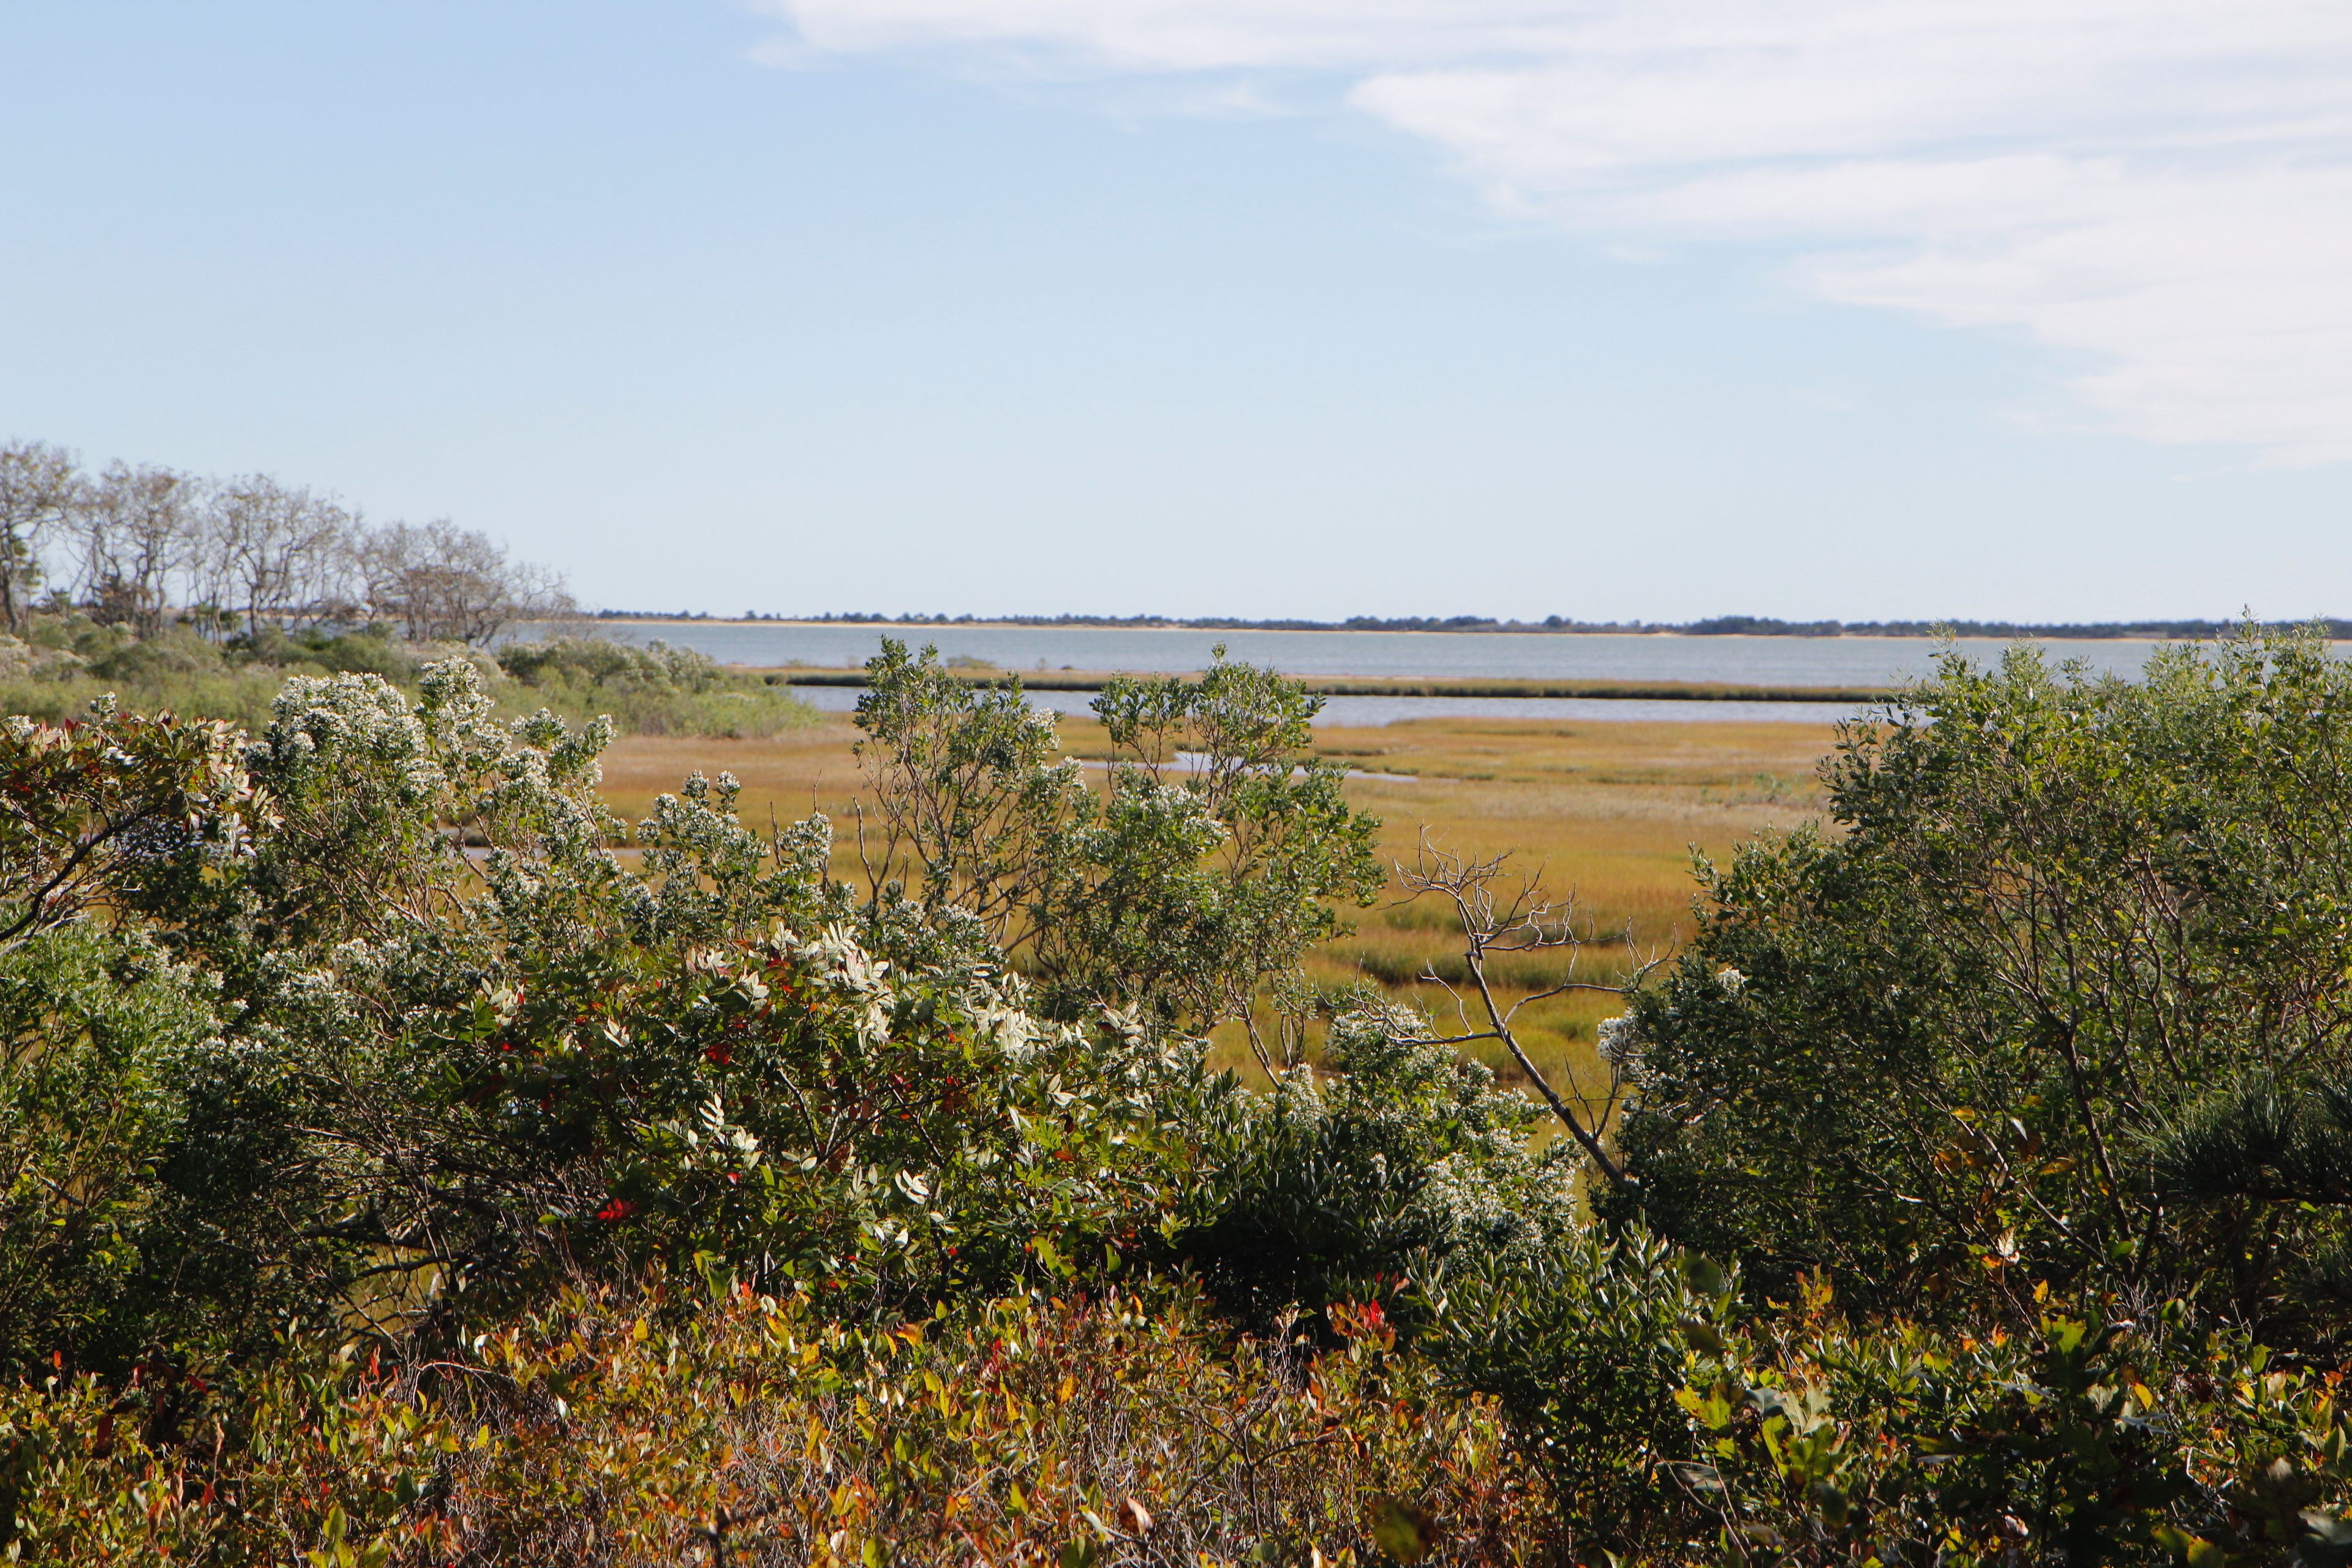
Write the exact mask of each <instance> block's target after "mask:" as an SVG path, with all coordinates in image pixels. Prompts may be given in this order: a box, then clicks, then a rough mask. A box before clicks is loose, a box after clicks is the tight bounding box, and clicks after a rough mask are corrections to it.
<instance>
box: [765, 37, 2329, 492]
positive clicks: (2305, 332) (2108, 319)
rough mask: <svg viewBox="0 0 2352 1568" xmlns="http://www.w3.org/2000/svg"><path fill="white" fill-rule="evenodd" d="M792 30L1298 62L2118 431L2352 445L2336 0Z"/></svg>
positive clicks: (1625, 222) (1595, 226) (1029, 53)
mask: <svg viewBox="0 0 2352 1568" xmlns="http://www.w3.org/2000/svg"><path fill="white" fill-rule="evenodd" d="M767 8H768V9H770V10H772V11H773V12H776V13H778V14H780V15H782V16H784V17H785V18H786V19H787V20H788V21H789V22H790V23H791V25H792V26H793V29H794V32H795V33H796V35H797V37H798V40H799V44H800V47H803V48H804V49H808V50H813V51H816V52H820V53H827V52H830V53H840V52H862V51H872V50H885V49H887V50H907V49H928V50H940V49H946V50H950V51H975V50H976V51H980V52H981V53H982V54H983V55H985V56H986V57H987V58H992V59H996V60H1001V61H1008V62H1017V63H1020V64H1022V65H1024V66H1025V67H1026V68H1031V69H1036V70H1045V71H1051V72H1054V73H1056V74H1097V75H1101V74H1132V73H1138V72H1143V73H1155V74H1173V73H1202V72H1210V73H1218V72H1222V73H1253V72H1305V73H1320V74H1327V75H1331V76H1335V77H1336V78H1338V79H1339V80H1341V81H1343V82H1344V83H1346V84H1347V96H1348V100H1349V102H1351V103H1352V104H1353V105H1354V106H1355V107H1356V108H1357V109H1358V110H1361V111H1362V112H1364V113H1367V114H1370V115H1372V116H1375V117H1377V118H1378V119H1380V120H1382V121H1386V122H1388V123H1390V124H1392V125H1395V126H1397V127H1399V128H1402V129H1403V130H1405V131H1408V132H1412V133H1414V134H1416V135H1419V136H1422V137H1424V138H1426V139H1428V140H1429V141H1430V142H1433V143H1434V144H1435V145H1437V146H1439V147H1441V148H1443V149H1444V150H1445V151H1446V153H1448V154H1449V155H1450V156H1451V157H1452V158H1453V159H1454V162H1455V163H1457V164H1458V166H1459V167H1460V168H1461V169H1462V171H1463V172H1464V173H1465V174H1466V175H1467V176H1468V177H1470V178H1472V179H1475V180H1476V181H1477V182H1478V183H1479V184H1481V185H1482V186H1484V187H1485V188H1486V190H1488V191H1489V192H1490V193H1492V194H1493V195H1494V196H1495V197H1496V199H1497V200H1499V201H1503V202H1506V203H1507V204H1509V205H1513V206H1516V207H1519V208H1523V209H1533V210H1537V211H1541V212H1545V213H1549V214H1550V215H1553V216H1556V217H1558V218H1559V220H1561V221H1563V222H1566V223H1569V224H1571V225H1573V226H1577V227H1579V228H1580V229H1583V230H1585V231H1588V232H1591V233H1593V234H1595V235H1598V236H1603V237H1609V238H1611V239H1612V240H1617V241H1624V242H1633V243H1654V242H1656V241H1659V240H1691V241H1730V242H1738V243H1761V244H1767V245H1769V246H1771V247H1775V248H1776V250H1778V251H1780V252H1783V253H1785V254H1787V255H1789V256H1790V257H1791V258H1794V260H1793V264H1792V265H1793V268H1794V275H1795V276H1797V277H1798V278H1800V279H1802V280H1803V281H1804V282H1805V283H1806V284H1807V285H1808V286H1810V287H1811V288H1812V289H1816V290H1818V291H1819V292H1820V293H1822V295H1824V296H1826V297H1828V298H1830V299H1832V300H1843V301H1849V302H1853V303H1856V304H1863V305H1871V306H1880V307H1891V308H1895V309H1900V310H1909V311H1915V312H1920V313H1923V314H1926V315H1927V316H1930V317H1932V318H1934V319H1937V320H1940V321H1949V322H1953V323H1958V324H1965V325H1972V326H1992V327H2006V328H2010V329H2015V330H2022V331H2025V332H2027V333H2029V334H2031V335H2032V337H2034V338H2035V339H2037V340H2039V341H2041V342H2044V343H2046V344H2049V345H2051V346H2053V348H2056V349H2060V350H2063V351H2066V352H2067V356H2068V360H2069V363H2075V364H2080V365H2084V366H2087V367H2089V368H2087V369H2085V370H2084V371H2083V372H2082V374H2080V375H2079V377H2078V379H2077V381H2076V385H2077V387H2078V389H2079V390H2080V392H2081V393H2082V394H2083V395H2084V396H2085V397H2086V398H2087V399H2088V400H2089V401H2090V402H2091V403H2092V405H2095V407H2097V408H2099V409H2101V410H2103V411H2104V412H2105V414H2106V415H2107V416H2109V417H2110V418H2112V419H2113V421H2114V422H2115V423H2116V425H2117V426H2119V427H2121V428H2123V429H2126V430H2128V431H2131V432H2134V433H2136V434H2138V435H2141V436H2144V437H2149V438H2152V439H2157V440H2163V441H2199V440H2224V441H2234V442H2244V443H2248V444H2251V445H2252V446H2254V447H2258V448H2260V449H2262V450H2263V451H2264V452H2266V453H2267V454H2269V455H2270V456H2271V457H2272V458H2274V459H2276V460H2281V461H2287V462H2326V461H2340V460H2346V459H2352V353H2347V350H2352V5H2343V4H2342V3H2341V0H2328V3H2325V4H2320V3H2313V0H1969V3H1958V0H1893V3H1886V0H1878V3H1872V0H1790V3H1783V4H1777V5H1758V4H1755V3H1754V0H1189V3H1188V0H769V4H768V7H767Z"/></svg>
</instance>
